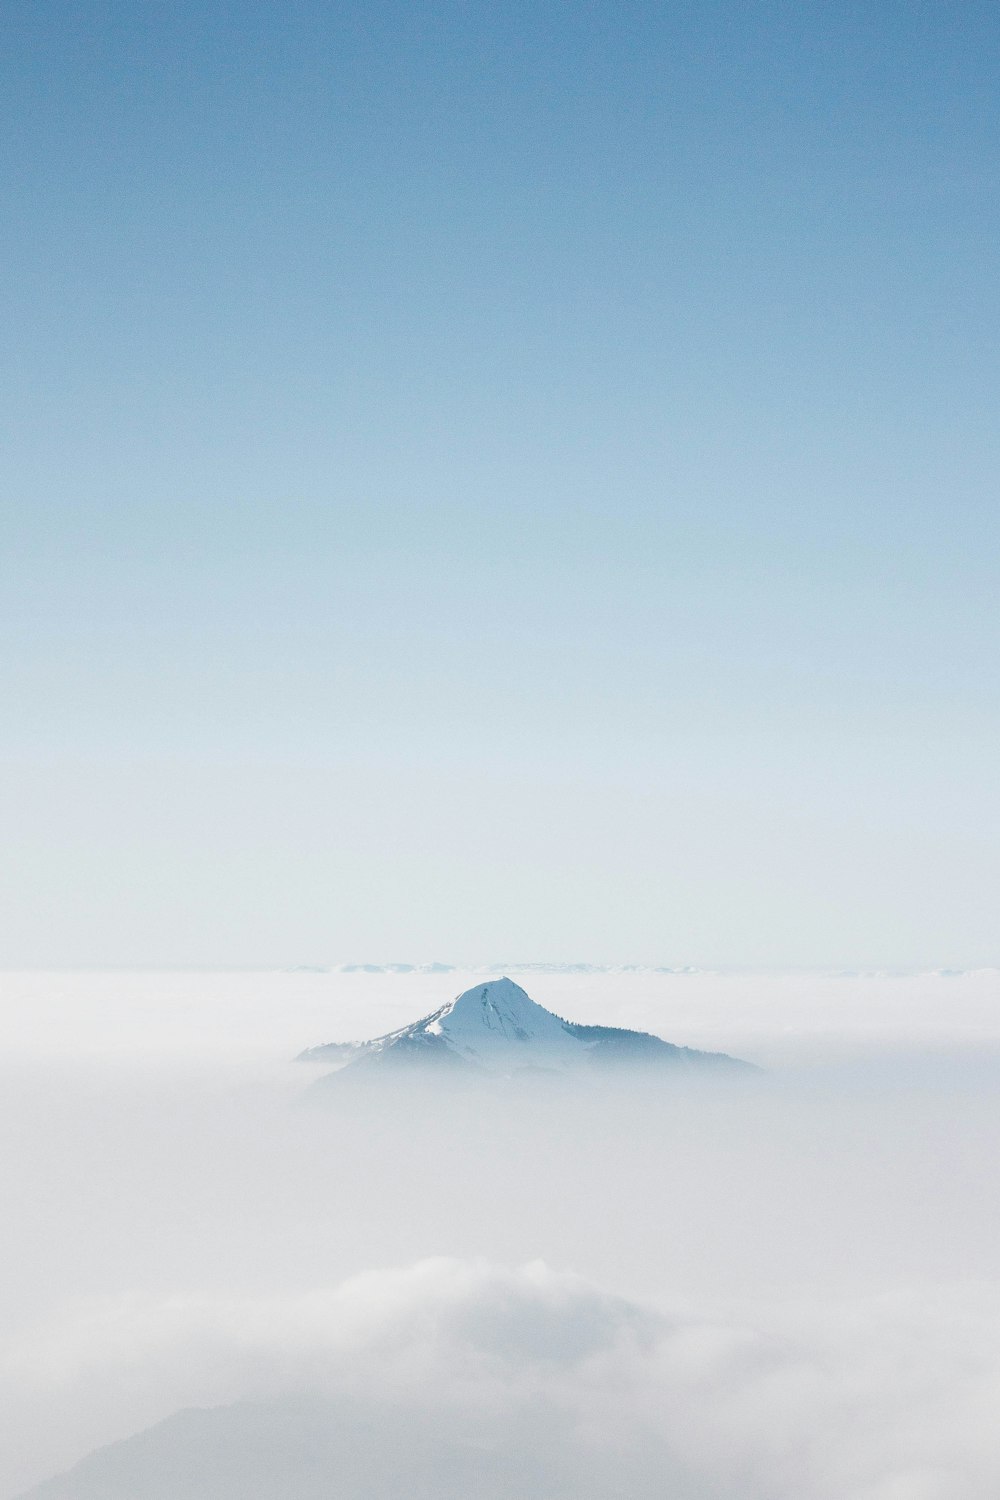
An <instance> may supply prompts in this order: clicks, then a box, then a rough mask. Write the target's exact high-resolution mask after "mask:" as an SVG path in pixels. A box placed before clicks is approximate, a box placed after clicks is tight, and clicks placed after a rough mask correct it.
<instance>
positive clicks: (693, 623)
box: [0, 0, 1000, 966]
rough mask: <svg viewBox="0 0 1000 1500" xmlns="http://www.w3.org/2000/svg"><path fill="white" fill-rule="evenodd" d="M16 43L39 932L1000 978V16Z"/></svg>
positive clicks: (13, 221)
mask: <svg viewBox="0 0 1000 1500" xmlns="http://www.w3.org/2000/svg"><path fill="white" fill-rule="evenodd" d="M4 31H5V38H4V45H3V49H2V60H0V117H2V127H3V139H4V152H3V168H2V191H3V209H4V212H3V219H4V237H3V251H2V254H3V272H4V274H3V282H2V284H3V326H4V338H3V340H2V347H0V365H2V381H3V402H2V412H3V444H2V450H3V457H2V493H3V526H2V573H0V577H2V589H0V646H2V661H0V705H2V711H0V723H2V773H3V774H2V787H0V815H2V824H0V832H2V837H0V861H2V863H0V895H2V901H3V919H2V922H0V933H2V943H0V962H2V963H5V964H8V965H39V966H47V965H54V966H65V965H78V964H79V965H101V964H108V965H118V964H142V963H149V964H158V963H163V964H195V965H197V964H237V965H241V964H247V965H255V964H263V965H271V964H284V963H296V962H302V963H310V962H314V963H322V962H326V961H337V960H385V959H409V960H420V959H429V958H435V957H436V958H441V959H447V960H452V961H468V962H477V961H484V962H487V961H493V960H498V961H500V960H503V959H505V958H506V959H511V960H513V959H550V960H557V959H567V960H568V959H587V960H591V961H594V962H612V963H613V962H628V961H636V962H651V963H665V964H678V965H680V964H688V963H695V964H844V965H931V966H933V965H948V966H952V965H954V966H963V965H978V964H988V963H996V962H998V961H1000V949H998V944H997V935H996V934H997V927H996V912H997V906H998V895H1000V879H998V877H1000V855H998V847H1000V846H998V841H997V834H998V831H1000V829H998V824H1000V796H998V791H997V774H996V767H997V765H998V764H1000V743H998V741H1000V736H998V729H1000V706H998V704H1000V696H998V686H1000V684H998V671H997V662H998V659H1000V658H998V648H1000V625H998V612H997V595H998V587H997V585H998V577H997V575H998V567H997V557H998V553H997V543H998V535H997V532H998V514H1000V512H998V504H997V492H998V476H1000V451H998V450H1000V442H998V423H997V407H998V373H1000V346H998V341H997V328H998V312H1000V307H998V304H1000V274H998V270H1000V268H998V264H997V261H998V254H997V246H998V244H1000V237H998V230H1000V222H998V221H1000V194H998V192H997V167H998V158H1000V150H998V148H1000V117H998V114H997V109H996V91H997V79H998V64H1000V55H998V54H1000V49H998V43H1000V13H998V11H997V9H996V7H995V5H992V4H990V5H988V4H985V3H983V4H971V3H957V4H953V5H948V6H944V5H932V4H928V3H919V0H912V3H906V4H903V3H884V4H876V3H865V4H861V3H855V4H848V3H838V0H833V3H829V0H827V3H823V4H813V3H803V0H795V3H790V0H789V3H784V4H751V5H748V4H746V3H740V4H736V3H712V0H708V3H705V0H701V3H697V4H695V3H686V4H679V3H678V4H673V3H661V4H652V3H646V4H643V3H629V0H619V3H617V4H615V5H613V6H612V5H609V4H605V5H598V4H595V3H566V0H560V3H549V0H533V3H532V4H530V5H528V4H502V5H497V4H489V5H487V4H486V3H484V0H466V3H462V4H459V3H453V4H422V5H414V4H407V5H402V4H398V3H392V0H390V3H382V4H380V5H378V6H375V5H360V4H349V3H345V4H331V3H322V4H321V3H318V0H282V3H281V4H280V5H279V4H277V3H271V0H268V3H260V4H248V3H244V0H228V3H215V4H205V3H199V4H193V3H183V0H176V3H171V4H169V5H159V4H158V5H153V4H149V3H143V0H138V3H137V0H130V3H128V4H125V3H122V0H104V3H97V0H91V3H76V4H73V3H66V0H62V3H61V0H45V3H41V0H31V3H29V0H25V3H15V4H14V5H12V6H11V7H9V8H8V11H7V14H6V18H5V21H4Z"/></svg>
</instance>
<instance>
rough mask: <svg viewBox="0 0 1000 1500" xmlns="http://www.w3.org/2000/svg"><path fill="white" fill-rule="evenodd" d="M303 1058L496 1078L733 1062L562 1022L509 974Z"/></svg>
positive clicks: (644, 1036) (641, 1036)
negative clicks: (454, 1067) (382, 1031)
mask: <svg viewBox="0 0 1000 1500" xmlns="http://www.w3.org/2000/svg"><path fill="white" fill-rule="evenodd" d="M302 1056H303V1058H307V1059H314V1060H316V1061H327V1062H330V1063H333V1064H335V1065H338V1066H339V1067H344V1066H348V1065H352V1064H354V1063H367V1064H372V1063H375V1062H377V1061H380V1060H384V1061H386V1062H388V1061H390V1060H392V1061H393V1062H394V1063H403V1064H408V1063H411V1062H425V1063H434V1064H437V1063H447V1064H452V1063H462V1064H471V1065H472V1067H473V1068H475V1069H477V1070H478V1071H480V1072H486V1073H494V1074H500V1075H508V1074H512V1073H517V1072H521V1071H523V1070H524V1069H529V1070H532V1071H536V1070H543V1071H546V1072H557V1073H562V1072H566V1071H573V1070H575V1069H577V1068H578V1067H580V1066H581V1064H582V1065H590V1064H597V1065H621V1064H634V1063H640V1062H641V1063H650V1062H653V1063H656V1064H661V1063H672V1064H682V1065H684V1066H692V1065H694V1066H701V1065H703V1064H716V1063H725V1064H731V1063H732V1062H733V1060H732V1059H730V1058H727V1057H725V1056H723V1055H722V1054H719V1053H709V1052H692V1051H691V1050H689V1049H688V1048H687V1047H675V1046H673V1045H672V1044H671V1043H670V1042H665V1041H662V1040H661V1039H660V1038H659V1037H656V1036H651V1035H649V1034H648V1033H647V1032H642V1031H627V1030H623V1029H622V1028H620V1027H614V1026H580V1025H575V1024H574V1023H573V1022H570V1021H564V1020H563V1019H562V1017H561V1016H557V1015H555V1014H553V1012H552V1011H550V1010H546V1009H545V1007H544V1005H539V1004H538V1002H537V1001H535V1000H532V998H531V996H530V995H529V994H528V993H527V991H525V990H523V989H522V988H521V986H520V985H519V984H515V983H514V981H513V979H510V978H508V977H507V976H506V975H503V976H501V978H499V979H488V980H485V981H483V982H481V983H480V984H476V985H473V986H472V988H471V989H468V990H463V992H462V993H461V994H460V995H456V996H455V998H454V1000H449V1001H448V1002H447V1004H445V1005H442V1006H441V1007H440V1009H438V1010H435V1011H432V1012H431V1014H430V1015H429V1016H424V1017H423V1018H422V1019H421V1020H419V1021H413V1022H411V1024H410V1025H409V1026H404V1027H403V1028H402V1029H401V1030H399V1031H393V1032H390V1033H389V1034H388V1035H387V1036H382V1037H375V1038H374V1039H373V1040H372V1041H370V1042H331V1043H329V1044H327V1045H326V1046H322V1047H312V1048H310V1049H309V1050H308V1051H307V1052H304V1053H303V1054H302Z"/></svg>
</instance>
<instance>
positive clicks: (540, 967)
mask: <svg viewBox="0 0 1000 1500" xmlns="http://www.w3.org/2000/svg"><path fill="white" fill-rule="evenodd" d="M497 969H502V970H503V971H504V972H505V973H507V974H700V973H702V972H703V971H702V970H701V969H696V968H693V967H692V966H691V965H685V966H683V967H680V968H669V967H666V966H664V965H653V966H650V965H648V964H582V963H579V964H568V963H563V964H558V963H524V964H442V963H426V964H295V965H294V966H293V967H292V968H291V969H290V971H289V972H290V973H292V974H495V973H496V971H497Z"/></svg>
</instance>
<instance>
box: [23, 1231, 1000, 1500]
mask: <svg viewBox="0 0 1000 1500" xmlns="http://www.w3.org/2000/svg"><path fill="white" fill-rule="evenodd" d="M150 1381H151V1382H152V1383H153V1384H154V1385H155V1388H156V1401H157V1402H158V1403H159V1404H160V1406H161V1408H162V1407H165V1408H167V1409H170V1408H172V1407H182V1406H188V1405H202V1406H216V1407H217V1406H219V1405H221V1404H224V1403H232V1402H241V1401H250V1402H254V1403H267V1408H266V1410H265V1409H264V1408H263V1407H261V1406H258V1407H256V1408H253V1407H248V1408H243V1409H242V1410H238V1411H237V1412H235V1413H226V1412H221V1413H220V1412H216V1413H215V1414H214V1423H215V1425H214V1428H213V1427H212V1426H211V1425H210V1424H209V1425H208V1426H206V1425H205V1422H204V1421H202V1422H201V1423H200V1424H196V1426H195V1427H193V1426H192V1424H191V1422H190V1419H188V1421H187V1422H185V1421H184V1420H175V1421H174V1423H172V1424H168V1426H167V1428H165V1429H161V1430H160V1433H159V1435H158V1437H157V1439H156V1442H155V1443H150V1442H149V1440H147V1442H146V1445H145V1446H144V1444H143V1442H142V1440H139V1441H136V1442H134V1443H132V1444H131V1445H128V1444H127V1445H125V1446H124V1447H123V1448H121V1449H119V1450H117V1451H116V1452H113V1453H111V1454H108V1455H103V1456H101V1458H100V1460H99V1465H98V1467H96V1468H92V1469H91V1470H89V1471H88V1470H87V1469H86V1467H85V1468H84V1469H83V1470H81V1471H80V1473H79V1474H78V1475H77V1476H76V1477H75V1478H74V1479H71V1480H70V1481H67V1482H66V1483H65V1485H64V1486H63V1487H60V1488H58V1489H53V1490H52V1491H51V1493H52V1494H53V1495H55V1494H58V1495H60V1496H62V1495H65V1496H73V1497H76V1496H86V1497H87V1500H89V1497H90V1496H91V1494H92V1493H97V1491H92V1489H91V1488H88V1485H93V1484H98V1485H99V1486H103V1493H104V1494H105V1495H106V1496H107V1500H144V1497H145V1495H146V1494H147V1493H148V1494H150V1495H156V1496H157V1497H158V1496H159V1494H160V1490H159V1489H158V1488H156V1485H157V1483H159V1482H162V1478H163V1475H164V1474H165V1473H167V1472H169V1471H170V1465H169V1463H168V1462H167V1460H166V1459H165V1456H164V1455H165V1454H171V1453H172V1455H173V1457H172V1458H171V1459H170V1462H173V1461H175V1460H176V1459H177V1456H178V1455H179V1454H180V1455H183V1454H184V1453H185V1452H186V1451H187V1450H188V1449H189V1447H190V1445H191V1444H192V1443H193V1442H194V1441H195V1431H196V1435H197V1445H196V1446H197V1453H198V1458H199V1462H198V1469H199V1472H198V1474H197V1476H196V1477H194V1478H192V1479H191V1481H190V1489H189V1494H190V1496H192V1497H194V1496H197V1497H198V1500H201V1497H202V1496H205V1497H206V1500H207V1496H209V1495H212V1494H214V1495H217V1496H225V1497H228V1496H229V1495H230V1493H233V1494H234V1495H235V1494H236V1493H238V1488H233V1485H234V1483H236V1484H237V1485H238V1483H240V1482H242V1483H245V1482H246V1481H245V1478H244V1479H243V1480H240V1479H239V1476H238V1474H237V1469H238V1453H237V1454H236V1455H235V1456H234V1449H236V1450H239V1449H240V1447H242V1448H243V1449H244V1450H246V1449H247V1448H249V1449H251V1450H252V1449H253V1447H254V1443H253V1441H251V1439H250V1434H251V1433H252V1432H253V1431H254V1430H255V1429H256V1430H257V1432H258V1433H259V1432H260V1431H261V1430H262V1427H263V1428H265V1429H268V1430H270V1431H271V1433H272V1443H271V1449H270V1456H269V1459H268V1460H267V1463H269V1464H270V1471H269V1472H268V1471H267V1463H265V1465H264V1468H263V1469H262V1467H261V1459H260V1455H259V1454H255V1476H256V1477H255V1481H254V1482H255V1485H256V1486H257V1488H256V1489H255V1490H254V1493H255V1494H257V1493H259V1494H260V1495H267V1496H273V1497H274V1500H278V1497H279V1496H281V1495H287V1494H288V1493H289V1491H288V1488H287V1487H288V1484H289V1482H296V1481H297V1476H298V1474H299V1467H298V1466H299V1465H300V1464H301V1462H302V1459H301V1454H300V1453H299V1451H298V1447H299V1443H300V1440H301V1431H302V1422H303V1421H306V1423H307V1425H308V1426H309V1430H310V1432H311V1433H312V1435H313V1442H314V1443H315V1442H316V1440H317V1436H316V1435H317V1434H320V1435H322V1441H323V1442H326V1443H327V1444H328V1454H329V1457H330V1460H331V1462H332V1461H333V1460H334V1458H337V1459H338V1461H339V1469H338V1471H337V1473H336V1476H335V1480H336V1486H337V1487H336V1488H335V1489H334V1490H333V1491H332V1492H331V1493H333V1494H335V1495H341V1494H343V1495H349V1494H353V1493H359V1494H367V1493H368V1490H367V1489H366V1488H365V1485H366V1484H367V1483H368V1482H369V1481H370V1479H371V1476H372V1474H373V1473H374V1474H382V1475H383V1479H384V1483H385V1484H388V1485H390V1486H391V1485H392V1484H393V1483H398V1482H400V1480H401V1478H402V1477H403V1476H404V1475H406V1474H408V1475H409V1478H410V1481H411V1482H412V1484H413V1486H414V1488H413V1493H419V1494H423V1493H424V1492H425V1489H426V1493H428V1494H442V1495H451V1494H452V1492H453V1487H454V1485H455V1483H456V1482H457V1481H458V1480H459V1479H460V1478H461V1476H463V1475H464V1476H465V1481H467V1480H468V1474H469V1470H468V1465H469V1463H470V1462H471V1463H472V1472H473V1473H474V1474H476V1475H478V1476H479V1479H478V1481H477V1482H478V1483H480V1484H481V1486H482V1493H484V1494H489V1495H492V1494H493V1493H494V1488H493V1485H494V1483H497V1484H501V1485H502V1484H509V1483H510V1482H511V1480H510V1476H511V1473H512V1472H513V1471H514V1469H516V1470H517V1472H518V1473H519V1475H520V1476H521V1478H520V1482H521V1485H522V1488H521V1490H520V1493H521V1494H522V1495H524V1496H526V1497H527V1496H531V1497H535V1496H537V1497H539V1500H543V1497H545V1496H546V1495H548V1494H549V1493H553V1494H560V1495H561V1494H563V1493H565V1494H570V1493H572V1494H577V1495H580V1496H587V1497H589V1496H595V1497H596V1496H602V1497H609V1496H611V1495H619V1494H625V1493H627V1494H628V1495H629V1496H630V1497H632V1500H646V1497H649V1500H654V1497H657V1500H662V1497H663V1496H664V1495H665V1494H666V1495H676V1496H677V1497H678V1500H688V1497H691V1496H698V1497H702V1496H704V1497H713V1500H722V1497H724V1496H734V1495H739V1496H741V1497H745V1500H994V1497H995V1495H996V1493H997V1491H998V1487H1000V1429H998V1427H997V1424H996V1420H995V1414H996V1411H997V1410H998V1409H1000V1300H998V1297H997V1292H996V1289H995V1288H987V1287H983V1286H966V1287H955V1288H951V1289H948V1290H947V1291H942V1290H941V1289H940V1288H939V1289H938V1290H937V1291H936V1292H934V1293H932V1294H927V1293H922V1292H920V1291H917V1290H912V1291H908V1292H905V1293H903V1292H900V1293H897V1294H895V1295H892V1296H883V1297H879V1298H870V1299H853V1300H850V1301H837V1302H834V1303H830V1302H825V1303H823V1304H816V1303H797V1304H789V1303H777V1304H776V1303H771V1304H769V1305H762V1304H756V1305H755V1306H754V1307H752V1308H750V1307H746V1308H744V1309H742V1314H741V1315H739V1314H737V1313H736V1312H734V1310H733V1309H731V1308H730V1309H729V1310H727V1311H725V1312H722V1311H719V1310H716V1311H715V1312H713V1313H709V1312H705V1311H701V1312H699V1311H695V1310H692V1309H690V1308H687V1309H685V1310H683V1311H678V1310H676V1309H674V1310H670V1309H664V1308H661V1307H656V1306H653V1305H650V1304H641V1303H636V1302H631V1301H628V1300H626V1299H623V1298H620V1297H617V1296H613V1295H609V1294H608V1293H606V1292H604V1291H602V1290H600V1289H599V1288H597V1287H595V1286H593V1285H592V1284H591V1283H589V1282H588V1281H586V1280H584V1279H582V1278H580V1277H578V1276H574V1275H570V1274H566V1273H559V1272H556V1271H553V1270H551V1269H549V1268H547V1267H546V1266H545V1265H543V1264H541V1263H536V1264H532V1265H528V1266H524V1267H521V1268H519V1269H507V1268H504V1267H499V1266H496V1265H492V1264H489V1263H486V1262H464V1261H456V1260H446V1259H435V1260H431V1261H425V1262H422V1263H420V1264H418V1265H416V1266H413V1267H411V1268H409V1269H405V1270H394V1271H380V1272H368V1273H365V1274H363V1275H360V1276H356V1277H353V1278H351V1279H349V1280H348V1281H346V1282H344V1283H343V1284H342V1285H340V1286H339V1287H336V1288H334V1289H332V1290H326V1291H316V1292H312V1293H309V1294H307V1295H301V1296H295V1297H286V1298H261V1299H245V1298H233V1299H224V1298H216V1299H204V1300H201V1301H198V1300H193V1299H183V1298H171V1299H166V1300H161V1301H154V1300H148V1299H146V1300H138V1299H122V1300H118V1301H111V1302H105V1303H102V1304H94V1305H90V1306H88V1307H86V1308H83V1307H81V1308H77V1309H76V1310H75V1312H74V1313H72V1314H71V1315H70V1314H68V1313H64V1314H63V1316H62V1317H61V1318H59V1319H55V1320H53V1321H52V1322H51V1323H50V1325H49V1326H48V1328H46V1329H36V1330H33V1332H32V1334H31V1336H30V1338H28V1339H26V1340H24V1341H21V1342H20V1344H19V1345H18V1346H15V1347H14V1348H12V1349H10V1350H9V1351H8V1352H7V1354H6V1357H5V1359H4V1362H3V1384H4V1386H5V1387H6V1399H5V1405H7V1406H8V1410H9V1409H10V1407H9V1402H10V1401H11V1399H13V1401H14V1404H15V1405H16V1404H17V1401H18V1399H21V1400H23V1399H24V1397H25V1395H26V1394H29V1393H33V1394H34V1396H35V1398H36V1399H39V1398H44V1399H45V1400H46V1401H47V1402H48V1403H49V1409H50V1410H52V1411H58V1409H59V1407H60V1404H61V1401H62V1400H64V1399H65V1397H66V1396H67V1394H68V1393H69V1392H71V1391H74V1390H75V1391H76V1392H77V1394H78V1393H79V1391H80V1390H82V1389H85V1388H87V1387H88V1386H89V1387H91V1388H99V1389H100V1390H101V1392H102V1393H103V1399H104V1400H106V1401H107V1400H108V1399H109V1398H110V1400H111V1401H112V1403H113V1404H114V1406H115V1408H116V1410H117V1411H118V1412H119V1414H120V1415H121V1414H123V1413H124V1412H125V1411H126V1410H127V1409H128V1408H129V1407H130V1406H131V1407H132V1419H135V1418H137V1417H138V1416H139V1412H140V1409H141V1408H142V1407H143V1406H146V1407H149V1405H150V1402H149V1396H150V1390H149V1388H148V1386H147V1388H146V1389H144V1386H145V1385H146V1383H147V1382H150ZM161 1414H162V1411H161V1412H159V1413H157V1415H161ZM146 1415H147V1416H148V1415H151V1413H150V1412H149V1411H147V1412H146ZM292 1415H294V1417H295V1420H294V1422H293V1421H292V1420H291V1416H292ZM279 1419H280V1420H279ZM213 1432H214V1439H213ZM241 1434H242V1441H241V1438H240V1435H241ZM415 1434H419V1435H420V1441H419V1443H416V1442H415V1437H414V1435H415ZM171 1445H173V1447H171ZM192 1451H193V1450H192ZM393 1453H395V1454H396V1458H393ZM470 1453H471V1454H472V1455H473V1459H472V1460H470V1457H469V1455H470ZM151 1464H152V1465H154V1466H155V1471H154V1470H150V1469H149V1467H148V1466H149V1465H151ZM345 1464H346V1465H347V1466H348V1467H347V1468H345ZM165 1465H166V1467H165ZM351 1465H356V1466H357V1474H356V1475H354V1477H353V1478H352V1473H353V1471H352V1470H351V1469H350V1466H351ZM234 1475H235V1476H236V1478H235V1479H234ZM366 1475H367V1476H368V1478H367V1479H366V1478H365V1477H364V1476H366ZM615 1476H617V1481H615ZM615 1482H617V1484H618V1485H620V1486H623V1487H620V1488H613V1489H609V1488H608V1485H609V1484H612V1483H615ZM146 1484H148V1485H149V1489H148V1491H147V1489H146V1488H144V1487H142V1486H144V1485H146ZM665 1484H666V1487H665ZM137 1485H139V1486H140V1488H136V1486H137ZM352 1485H354V1486H355V1487H354V1488H352ZM548 1485H555V1486H556V1488H555V1489H553V1490H551V1491H550V1490H549V1489H548V1488H547V1486H548ZM115 1486H121V1488H116V1487H115ZM47 1492H48V1491H47ZM303 1493H305V1494H309V1495H311V1494H312V1491H311V1490H309V1489H308V1487H307V1488H306V1489H305V1490H304V1491H303ZM371 1493H373V1494H374V1493H379V1494H384V1495H385V1496H386V1500H388V1497H389V1496H390V1495H391V1494H392V1493H393V1491H392V1489H391V1487H390V1488H388V1489H384V1490H377V1489H376V1490H372V1491H371ZM176 1500H187V1497H186V1496H181V1495H178V1496H177V1497H176Z"/></svg>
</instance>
